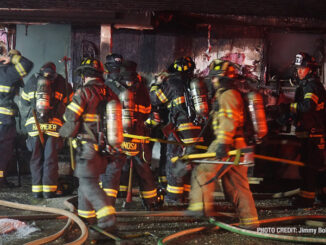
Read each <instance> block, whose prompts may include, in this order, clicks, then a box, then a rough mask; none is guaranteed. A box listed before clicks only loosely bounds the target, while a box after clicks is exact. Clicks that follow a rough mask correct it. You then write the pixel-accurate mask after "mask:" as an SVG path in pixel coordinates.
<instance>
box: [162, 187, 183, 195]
mask: <svg viewBox="0 0 326 245" xmlns="http://www.w3.org/2000/svg"><path fill="white" fill-rule="evenodd" d="M166 190H167V192H171V193H175V194H182V193H183V190H184V188H183V186H182V187H179V186H171V185H168V186H167V188H166Z"/></svg>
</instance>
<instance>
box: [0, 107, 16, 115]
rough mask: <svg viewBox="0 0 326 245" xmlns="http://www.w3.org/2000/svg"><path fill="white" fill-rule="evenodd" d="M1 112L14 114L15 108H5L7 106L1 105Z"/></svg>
mask: <svg viewBox="0 0 326 245" xmlns="http://www.w3.org/2000/svg"><path fill="white" fill-rule="evenodd" d="M0 114H5V115H10V116H12V115H14V110H12V109H8V108H5V107H0Z"/></svg>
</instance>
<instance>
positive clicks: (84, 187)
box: [75, 143, 116, 228]
mask: <svg viewBox="0 0 326 245" xmlns="http://www.w3.org/2000/svg"><path fill="white" fill-rule="evenodd" d="M95 148H97V147H95V145H94V144H91V143H84V144H82V145H80V146H79V147H78V149H77V159H76V163H77V164H76V169H75V175H76V176H77V177H78V179H79V189H78V215H79V216H80V217H82V218H84V219H86V220H88V221H90V220H92V219H94V218H95V217H96V218H97V220H98V225H99V226H100V227H101V228H110V227H112V226H114V225H115V220H116V218H115V209H114V207H113V206H112V205H110V203H109V200H108V197H107V195H106V194H105V192H104V191H103V189H101V187H100V186H99V176H100V174H101V173H103V172H104V170H105V167H106V163H107V160H106V158H105V157H103V156H101V155H100V154H99V153H98V152H97V150H96V149H95Z"/></svg>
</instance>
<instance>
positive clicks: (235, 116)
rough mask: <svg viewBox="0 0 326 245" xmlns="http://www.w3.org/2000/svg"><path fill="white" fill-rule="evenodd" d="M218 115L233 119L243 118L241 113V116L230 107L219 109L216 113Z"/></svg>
mask: <svg viewBox="0 0 326 245" xmlns="http://www.w3.org/2000/svg"><path fill="white" fill-rule="evenodd" d="M217 116H218V117H228V118H232V119H235V120H241V121H242V120H243V115H242V116H241V114H240V113H239V112H238V111H233V110H231V109H227V110H225V109H220V110H219V111H218V114H217Z"/></svg>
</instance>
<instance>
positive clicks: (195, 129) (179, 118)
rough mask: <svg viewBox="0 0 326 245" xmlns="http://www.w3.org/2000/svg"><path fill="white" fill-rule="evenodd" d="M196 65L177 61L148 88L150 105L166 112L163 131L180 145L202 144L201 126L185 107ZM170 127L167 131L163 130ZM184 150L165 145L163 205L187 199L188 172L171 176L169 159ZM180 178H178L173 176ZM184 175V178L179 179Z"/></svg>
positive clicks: (184, 59) (185, 58)
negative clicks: (160, 80)
mask: <svg viewBox="0 0 326 245" xmlns="http://www.w3.org/2000/svg"><path fill="white" fill-rule="evenodd" d="M194 69H195V63H194V62H193V60H192V59H191V58H190V57H182V58H178V59H176V60H175V61H174V62H173V63H172V64H171V65H170V67H169V68H168V72H169V74H168V76H167V77H166V78H165V79H164V82H162V83H154V84H153V85H152V86H151V90H150V97H151V103H152V106H163V107H165V108H166V109H167V110H168V111H169V125H168V126H166V127H165V129H164V132H165V134H166V135H167V137H168V140H171V141H178V142H179V143H182V144H193V143H200V142H203V138H202V137H199V136H200V132H201V126H200V125H194V123H193V119H191V118H189V114H188V109H189V107H188V108H187V105H186V99H187V98H185V92H186V89H187V87H188V86H189V82H190V80H191V78H192V77H193V72H194ZM167 128H169V130H166V129H167ZM183 151H184V147H181V146H179V145H173V144H168V145H167V162H166V177H167V189H166V191H167V195H166V197H165V204H166V205H177V204H182V203H183V202H184V201H185V199H187V197H188V194H189V191H190V171H186V172H185V173H182V174H180V175H179V174H174V173H173V168H174V164H173V163H172V162H171V161H170V159H171V158H172V157H174V156H179V155H181V154H183V153H184V152H183ZM185 151H186V153H188V154H189V153H195V152H196V149H194V147H186V149H185ZM176 175H179V176H176ZM181 175H183V176H181Z"/></svg>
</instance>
